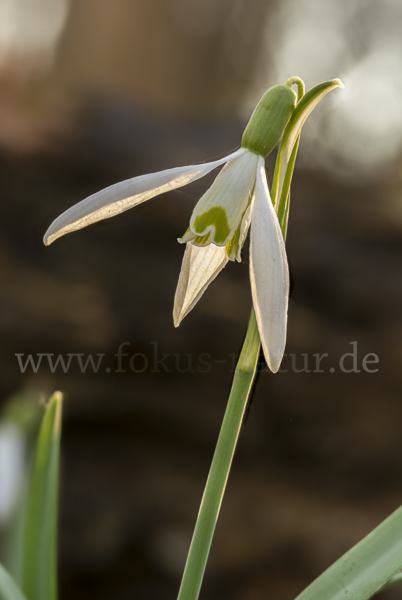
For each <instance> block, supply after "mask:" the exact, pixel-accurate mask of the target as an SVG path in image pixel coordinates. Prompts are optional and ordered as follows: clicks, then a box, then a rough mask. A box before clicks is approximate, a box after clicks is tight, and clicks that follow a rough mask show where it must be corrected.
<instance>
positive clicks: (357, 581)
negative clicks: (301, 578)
mask: <svg viewBox="0 0 402 600" xmlns="http://www.w3.org/2000/svg"><path fill="white" fill-rule="evenodd" d="M401 568H402V507H401V508H398V510H396V511H395V512H394V513H392V515H391V516H390V517H388V519H385V521H383V522H382V523H381V525H379V526H378V527H376V529H374V530H373V531H372V532H371V533H369V534H368V535H367V536H366V537H365V538H363V539H362V540H361V541H360V542H359V543H358V544H356V546H353V548H351V550H349V551H348V552H346V554H344V555H343V556H342V557H341V558H340V559H339V560H337V561H336V562H335V563H334V564H333V565H331V566H330V567H329V569H327V570H326V571H324V573H322V574H321V575H320V576H319V577H317V579H316V580H315V581H313V583H312V584H310V585H309V586H308V587H307V588H306V589H305V590H304V591H303V592H302V593H301V594H300V595H299V596H297V598H296V600H368V598H370V597H371V596H372V595H373V594H374V593H375V592H376V591H377V590H379V588H380V587H381V586H383V585H384V584H385V583H386V582H387V581H389V580H390V579H391V577H393V576H394V575H395V574H396V573H397V572H398V571H399V570H400V569H401Z"/></svg>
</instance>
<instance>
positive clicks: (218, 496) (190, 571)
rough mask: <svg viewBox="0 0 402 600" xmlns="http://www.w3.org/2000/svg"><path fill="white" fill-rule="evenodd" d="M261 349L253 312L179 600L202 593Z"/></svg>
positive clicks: (213, 460) (199, 514)
mask: <svg viewBox="0 0 402 600" xmlns="http://www.w3.org/2000/svg"><path fill="white" fill-rule="evenodd" d="M260 346H261V342H260V336H259V333H258V327H257V321H256V318H255V313H254V309H253V310H252V311H251V315H250V320H249V324H248V329H247V334H246V338H245V340H244V344H243V348H242V351H241V353H240V358H239V361H238V363H237V366H236V371H235V375H234V379H233V384H232V389H231V391H230V396H229V400H228V404H227V407H226V412H225V416H224V418H223V422H222V427H221V430H220V433H219V438H218V442H217V444H216V448H215V453H214V457H213V459H212V464H211V468H210V471H209V475H208V480H207V483H206V486H205V491H204V495H203V498H202V501H201V507H200V511H199V513H198V518H197V523H196V525H195V530H194V534H193V539H192V541H191V546H190V550H189V553H188V557H187V562H186V566H185V569H184V574H183V579H182V582H181V586H180V591H179V595H178V600H196V598H198V595H199V592H200V588H201V584H202V579H203V577H204V571H205V567H206V564H207V560H208V555H209V550H210V547H211V543H212V538H213V535H214V532H215V526H216V522H217V520H218V516H219V510H220V507H221V503H222V498H223V494H224V493H225V488H226V483H227V480H228V477H229V471H230V467H231V464H232V459H233V455H234V451H235V448H236V444H237V439H238V437H239V433H240V428H241V424H242V422H243V417H244V411H245V409H246V406H247V401H248V398H249V396H250V392H251V389H252V386H253V382H254V378H255V375H256V371H257V364H258V356H259V354H260Z"/></svg>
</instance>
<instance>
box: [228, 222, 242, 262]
mask: <svg viewBox="0 0 402 600" xmlns="http://www.w3.org/2000/svg"><path fill="white" fill-rule="evenodd" d="M240 228H241V224H240V225H239V226H238V228H237V229H236V231H235V234H234V236H233V237H232V239H231V240H230V241H229V242H228V243H227V244H226V246H225V248H226V256H227V257H228V259H229V260H236V256H237V252H238V250H239V240H240Z"/></svg>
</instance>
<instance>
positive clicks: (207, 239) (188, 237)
mask: <svg viewBox="0 0 402 600" xmlns="http://www.w3.org/2000/svg"><path fill="white" fill-rule="evenodd" d="M177 241H178V242H179V244H187V242H191V243H192V244H193V246H209V244H210V243H211V234H210V233H209V232H208V233H207V234H206V235H196V234H195V233H193V232H192V231H191V229H190V228H188V229H187V231H186V233H185V234H184V235H183V236H182V237H181V238H179V239H178V240H177Z"/></svg>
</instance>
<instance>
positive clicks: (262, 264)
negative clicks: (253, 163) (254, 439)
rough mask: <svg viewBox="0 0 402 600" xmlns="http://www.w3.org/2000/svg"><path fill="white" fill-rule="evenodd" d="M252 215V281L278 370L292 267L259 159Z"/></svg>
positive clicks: (267, 352)
mask: <svg viewBox="0 0 402 600" xmlns="http://www.w3.org/2000/svg"><path fill="white" fill-rule="evenodd" d="M252 211H253V212H252V219H251V240H250V282H251V293H252V297H253V304H254V310H255V314H256V318H257V324H258V330H259V332H260V337H261V343H262V348H263V351H264V356H265V360H266V361H267V364H268V367H269V368H270V369H271V371H273V373H276V372H277V371H278V370H279V367H280V364H281V361H282V358H283V353H284V351H285V344H286V326H287V312H288V298H289V270H288V263H287V258H286V249H285V243H284V241H283V236H282V232H281V228H280V225H279V221H278V217H277V215H276V212H275V210H274V207H273V205H272V202H271V198H270V196H269V191H268V185H267V179H266V174H265V168H264V162H263V159H261V160H260V161H259V166H258V171H257V180H256V186H255V197H254V203H253V209H252Z"/></svg>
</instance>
